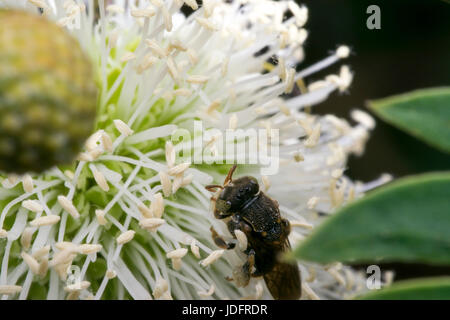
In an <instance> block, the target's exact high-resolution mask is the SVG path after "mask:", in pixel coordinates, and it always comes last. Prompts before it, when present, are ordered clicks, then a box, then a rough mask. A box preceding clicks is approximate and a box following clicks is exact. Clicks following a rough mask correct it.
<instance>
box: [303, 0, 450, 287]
mask: <svg viewBox="0 0 450 320" xmlns="http://www.w3.org/2000/svg"><path fill="white" fill-rule="evenodd" d="M298 2H299V3H300V4H305V5H306V6H307V7H308V8H309V14H310V18H309V21H308V23H307V25H306V28H307V29H308V31H309V38H308V40H307V42H306V45H305V54H306V60H305V61H304V64H303V66H307V65H310V64H311V63H314V62H315V61H317V60H320V59H321V58H323V57H324V56H325V55H326V54H327V53H328V52H329V51H330V50H332V49H334V48H335V47H336V45H339V44H347V45H349V46H350V47H351V48H352V51H353V55H352V56H350V57H349V58H348V59H347V60H346V61H345V63H347V64H348V65H350V66H351V68H352V70H353V71H354V73H355V77H354V82H353V84H352V86H351V87H350V90H349V92H348V93H347V94H338V93H334V94H333V95H332V96H331V97H330V98H329V99H327V100H326V101H325V102H323V103H321V104H320V105H317V106H315V107H314V112H316V113H322V114H325V113H333V114H336V115H338V116H341V117H345V118H347V119H349V113H350V110H352V109H354V108H361V109H363V110H365V111H368V110H367V109H366V107H365V102H366V101H367V100H370V99H377V98H383V97H386V96H389V95H393V94H398V93H403V92H406V91H410V90H414V89H418V88H427V87H433V86H448V85H450V3H448V2H445V1H440V0H384V1H367V0H339V1H338V0H303V1H298ZM372 4H375V5H378V6H379V7H380V9H381V29H380V30H369V29H367V27H366V20H367V18H368V17H369V14H367V13H366V10H367V7H368V6H369V5H372ZM338 70H339V66H335V67H334V68H332V69H331V70H325V72H323V73H321V74H316V75H314V76H313V77H311V78H309V79H308V80H309V81H315V80H319V79H320V78H322V77H323V76H324V75H326V74H329V73H330V71H331V72H333V73H336V72H338ZM449 169H450V156H449V155H447V154H444V153H441V152H439V151H437V150H435V149H433V148H431V147H429V146H427V145H426V144H424V143H422V142H420V141H418V140H416V139H414V138H413V137H411V136H409V135H407V134H405V133H403V132H401V131H400V130H397V129H395V128H394V127H392V126H390V125H388V124H385V123H383V122H382V121H380V120H378V119H377V127H376V129H375V131H374V132H373V133H372V135H371V137H370V139H369V142H368V144H367V146H366V151H365V153H364V155H363V156H361V157H352V158H351V159H350V162H349V164H348V170H347V171H346V172H347V174H348V175H349V176H351V177H352V178H354V179H358V180H363V181H368V180H370V179H374V178H377V177H378V176H379V175H380V174H381V173H383V172H388V173H391V174H393V176H394V177H395V178H398V177H401V176H405V175H410V174H417V173H422V172H429V171H437V170H449ZM449 210H450V208H449ZM449 213H450V212H449ZM359 267H361V268H362V269H364V270H365V268H366V265H360V266H359ZM380 267H381V268H382V270H389V269H393V270H394V271H395V273H396V280H399V279H405V278H412V277H419V276H420V277H423V276H433V275H449V274H450V270H449V268H448V267H435V266H427V265H422V264H398V263H391V264H383V265H380Z"/></svg>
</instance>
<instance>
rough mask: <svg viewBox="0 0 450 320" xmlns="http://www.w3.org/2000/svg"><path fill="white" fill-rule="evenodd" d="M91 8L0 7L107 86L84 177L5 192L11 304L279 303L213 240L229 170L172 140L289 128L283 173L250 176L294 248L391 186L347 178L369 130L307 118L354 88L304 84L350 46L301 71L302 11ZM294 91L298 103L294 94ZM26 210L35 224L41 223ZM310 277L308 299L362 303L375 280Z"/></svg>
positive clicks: (120, 0) (241, 4)
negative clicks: (90, 66)
mask: <svg viewBox="0 0 450 320" xmlns="http://www.w3.org/2000/svg"><path fill="white" fill-rule="evenodd" d="M94 2H96V1H86V3H85V2H83V1H74V0H68V1H56V0H47V1H46V0H40V1H37V0H33V1H31V0H30V1H24V0H18V1H17V0H14V1H0V6H6V7H20V8H25V9H27V10H30V11H32V12H35V13H40V12H43V14H44V15H45V16H46V17H47V18H48V19H51V20H54V21H55V22H57V23H59V24H60V25H62V26H65V27H67V28H68V30H69V31H70V32H71V33H72V34H73V36H74V37H76V38H77V39H78V41H79V42H80V44H81V45H82V47H83V48H84V50H85V51H86V52H87V53H88V55H89V56H90V57H91V59H92V60H93V61H94V63H95V64H96V67H97V72H98V78H99V81H100V85H99V88H100V97H99V105H98V110H99V117H98V123H97V128H98V130H99V131H97V132H96V133H94V134H93V136H92V137H91V138H90V139H89V140H88V141H87V143H86V150H85V151H84V152H83V153H82V154H81V155H80V157H79V158H80V160H79V161H77V162H76V163H75V164H74V165H73V168H71V169H67V168H64V169H63V168H54V169H53V170H51V171H49V172H48V173H46V174H45V175H41V176H33V177H32V180H30V179H31V178H30V177H29V176H27V177H24V179H23V187H24V188H25V190H26V191H25V190H23V189H22V184H21V179H18V178H14V177H9V178H5V180H4V181H3V188H1V189H0V200H1V201H0V209H1V210H0V230H1V232H0V236H1V237H4V238H5V240H0V241H3V242H0V244H1V246H0V254H1V271H0V294H9V295H10V297H15V296H14V294H16V292H18V291H20V292H19V293H18V295H19V296H18V297H19V298H21V299H25V298H31V297H36V296H38V297H43V298H48V299H62V298H78V297H81V298H92V297H94V298H95V299H100V298H119V299H122V298H134V299H152V298H156V299H170V298H176V299H189V298H193V299H197V298H214V299H225V298H239V297H263V298H269V297H270V295H269V293H268V291H267V289H264V290H262V289H261V288H262V287H261V281H262V280H260V279H254V280H252V282H251V283H250V285H249V286H247V287H246V288H236V286H235V284H234V283H233V282H228V281H226V280H225V277H226V276H229V275H231V273H232V269H233V267H234V266H236V265H239V264H242V263H243V254H242V252H240V249H239V248H237V249H235V250H231V251H226V252H223V251H222V250H218V248H217V247H216V246H215V245H214V243H213V241H212V239H211V236H210V231H209V228H210V226H211V225H213V226H214V227H215V228H216V230H218V231H219V232H221V233H222V234H224V235H229V234H228V233H227V230H226V227H225V224H224V223H223V222H221V221H219V220H216V219H215V218H214V216H213V214H212V212H211V210H210V197H211V195H210V193H209V192H208V191H206V190H205V188H204V186H205V185H206V184H208V183H211V182H212V181H215V182H216V183H221V182H222V181H223V178H224V175H225V174H226V172H227V170H228V168H229V166H225V165H208V166H206V165H191V166H189V164H180V163H179V162H176V161H177V159H176V157H175V153H176V152H177V151H178V150H179V146H177V145H172V144H171V143H167V144H166V141H168V140H169V136H170V134H171V133H172V132H173V131H174V129H176V128H186V129H188V130H192V123H193V121H194V120H203V124H204V126H205V128H206V129H212V128H217V129H221V130H225V129H227V128H228V127H230V128H231V129H236V128H257V127H260V126H264V127H266V128H274V129H279V130H280V142H279V147H280V154H279V159H278V160H279V163H280V168H279V173H278V174H277V175H274V176H270V177H264V178H262V177H261V176H260V175H259V173H258V171H257V170H256V169H257V166H256V167H255V166H242V167H240V168H239V169H240V172H239V174H242V175H243V174H246V173H248V174H251V175H254V176H256V177H258V178H260V179H259V180H260V181H261V185H264V186H265V187H266V188H268V190H267V193H268V194H269V195H270V196H272V197H273V198H274V199H277V200H278V201H279V203H280V209H281V213H282V215H283V216H284V217H286V218H288V219H289V220H291V221H292V225H293V231H292V233H291V236H290V239H291V243H292V245H293V246H294V245H295V244H296V243H297V242H298V241H299V240H301V239H302V238H304V237H305V236H307V234H308V233H309V232H310V230H311V228H314V227H315V226H316V225H317V224H318V223H319V222H320V220H321V219H320V217H319V216H318V214H317V212H321V213H331V212H332V211H333V210H335V209H336V208H337V207H339V206H341V205H342V204H344V203H346V202H348V201H351V200H352V199H353V198H355V197H358V196H360V195H361V193H362V192H364V191H365V190H366V189H367V188H371V187H373V186H375V185H376V184H378V183H381V182H382V181H376V182H374V183H373V184H368V185H362V184H354V183H353V182H352V181H350V180H349V179H348V178H347V177H345V175H343V171H344V170H345V166H346V160H347V157H348V155H349V154H350V153H361V152H362V151H363V148H364V143H365V141H366V139H367V138H368V131H369V130H370V129H371V128H372V127H373V125H371V122H370V121H369V120H368V119H370V118H367V116H362V115H361V113H358V114H357V116H356V118H357V119H356V120H360V122H359V124H357V125H356V126H354V127H352V126H350V125H349V124H348V123H347V122H346V121H345V120H342V119H338V118H336V117H334V116H331V115H328V116H316V115H312V114H309V113H307V112H303V110H304V109H305V108H306V107H309V106H313V105H315V104H317V103H320V102H322V101H323V100H325V99H326V98H327V97H328V95H329V94H330V93H332V92H333V91H336V90H339V91H345V90H346V89H347V88H348V87H349V85H350V83H351V80H352V74H351V72H350V71H349V68H348V67H346V66H342V68H341V71H340V73H339V74H337V75H330V76H327V77H326V78H325V79H324V80H321V81H318V82H315V83H313V84H311V85H310V86H309V88H308V90H306V89H305V88H304V85H303V79H305V78H307V77H308V76H310V75H311V74H314V73H315V72H317V71H319V70H322V69H324V68H326V67H327V66H329V65H331V64H334V63H336V62H339V61H340V60H341V59H343V58H346V57H347V56H348V55H349V49H348V47H345V46H342V47H339V48H337V50H336V51H335V53H333V54H332V55H330V56H329V57H327V58H325V59H324V60H322V61H320V62H318V63H316V64H314V65H312V66H309V67H307V68H304V69H302V70H301V71H296V69H295V68H296V67H297V66H298V65H299V63H300V62H301V60H302V59H303V47H302V45H303V42H304V41H305V40H306V38H307V34H308V33H307V32H306V30H305V29H303V26H304V24H305V23H306V20H307V16H308V11H307V9H306V8H305V7H299V6H298V5H297V4H295V2H293V1H280V2H274V1H268V0H235V1H232V2H231V3H228V2H225V1H219V0H204V1H203V6H202V7H200V8H198V9H197V6H198V5H197V4H196V3H195V1H194V0H189V1H187V0H186V1H184V4H186V5H188V6H190V7H192V8H193V9H197V10H195V11H194V13H192V14H191V15H189V16H188V17H185V16H184V15H183V14H182V13H181V11H180V8H181V6H182V5H183V1H180V0H174V1H172V0H166V1H163V0H152V1H125V0H116V1H107V5H105V6H103V4H104V2H105V1H101V0H100V1H98V3H99V4H100V10H99V18H95V17H94V13H95V10H94ZM38 8H41V9H38ZM288 11H289V12H291V13H292V15H291V17H290V18H287V19H285V17H286V16H285V13H286V12H288ZM49 36H51V35H49ZM298 88H299V89H300V90H301V91H302V94H299V95H296V96H293V97H291V96H288V95H283V94H285V93H290V92H292V91H293V90H294V89H295V90H297V89H298ZM214 143H215V142H214V141H209V145H208V147H212V146H213V145H214ZM205 144H206V143H205ZM222 156H223V157H224V158H226V156H227V155H226V154H223V155H222ZM30 181H31V182H30ZM30 183H31V184H30ZM269 186H270V188H269ZM30 200H32V201H33V202H30ZM30 208H31V209H33V211H37V212H36V213H35V214H33V216H34V217H35V219H34V220H33V221H34V222H33V221H31V219H28V217H29V216H30V215H31V214H30V212H29V211H28V209H30ZM41 208H42V210H38V209H41ZM183 249H188V250H187V251H186V250H183ZM21 252H23V253H24V254H22V255H20V253H21ZM24 257H26V259H25V258H24ZM205 261H207V263H205ZM300 269H301V273H302V282H303V283H302V285H303V298H307V299H308V298H311V299H316V298H345V297H349V296H351V295H352V294H354V293H355V292H359V291H361V290H364V285H365V282H364V276H362V275H359V274H357V273H355V272H354V271H353V270H352V269H351V268H349V267H346V266H342V265H341V264H334V265H332V266H327V267H325V268H324V267H321V266H318V265H315V264H310V263H301V264H300ZM36 273H38V274H40V277H41V278H37V277H33V275H34V274H36ZM33 281H39V283H41V284H42V285H44V284H45V285H44V289H45V290H43V291H42V290H41V291H39V292H40V293H39V294H41V295H42V294H43V295H44V296H40V295H39V294H38V293H36V292H38V291H36V290H34V291H33V287H32V285H33ZM69 282H70V283H69ZM264 288H265V287H264Z"/></svg>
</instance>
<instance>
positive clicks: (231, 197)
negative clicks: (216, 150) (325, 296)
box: [206, 165, 301, 300]
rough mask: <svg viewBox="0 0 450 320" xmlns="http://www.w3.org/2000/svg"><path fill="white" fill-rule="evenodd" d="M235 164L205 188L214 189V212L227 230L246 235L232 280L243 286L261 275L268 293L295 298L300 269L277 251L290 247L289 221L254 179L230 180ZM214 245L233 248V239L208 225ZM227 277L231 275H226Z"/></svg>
mask: <svg viewBox="0 0 450 320" xmlns="http://www.w3.org/2000/svg"><path fill="white" fill-rule="evenodd" d="M235 170H236V165H234V166H233V167H232V168H231V169H230V171H229V172H228V175H227V177H226V178H225V181H224V183H223V186H220V185H209V186H206V189H207V190H208V191H211V192H216V191H217V190H218V189H220V190H221V191H220V193H219V195H218V197H215V196H213V197H212V198H211V200H212V201H213V202H215V203H214V216H215V217H216V218H217V219H227V221H226V223H227V226H228V230H229V231H230V233H231V234H232V235H233V237H234V238H236V236H235V230H241V231H242V232H243V233H244V234H245V235H246V236H247V242H248V245H247V249H246V250H245V251H244V252H245V254H246V255H247V261H246V262H245V264H244V265H243V266H241V267H238V268H237V269H236V270H235V271H234V272H233V280H234V281H236V283H237V285H238V286H241V287H245V286H246V285H247V284H248V283H249V281H250V277H261V276H262V277H264V280H265V282H266V285H267V287H268V288H269V291H270V293H271V294H272V296H273V297H274V299H277V300H288V299H299V298H300V295H301V280H300V270H299V268H298V265H297V264H296V263H290V262H287V261H282V260H281V259H280V258H281V255H282V253H285V252H287V251H289V250H290V247H291V246H290V243H289V239H288V235H289V233H290V231H291V227H290V224H289V221H288V220H286V219H283V218H281V215H280V210H279V206H278V202H277V201H276V200H273V199H271V198H270V197H268V196H267V195H266V194H264V193H263V192H262V191H260V190H259V184H258V181H257V180H256V179H255V178H254V177H250V176H246V177H241V178H239V179H236V180H232V176H233V173H234V171H235ZM211 232H212V236H213V239H214V242H215V243H216V245H218V246H219V247H221V248H223V249H233V248H234V247H235V243H233V242H226V241H225V240H224V239H223V238H222V237H221V236H219V234H218V233H217V232H216V231H215V230H214V228H213V227H211ZM229 279H230V280H231V278H229Z"/></svg>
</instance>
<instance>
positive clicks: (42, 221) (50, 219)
mask: <svg viewBox="0 0 450 320" xmlns="http://www.w3.org/2000/svg"><path fill="white" fill-rule="evenodd" d="M59 220H61V217H60V216H57V215H49V216H43V217H39V218H36V219H34V220H33V221H31V222H30V225H31V226H32V227H43V226H51V225H54V224H56V223H58V222H59Z"/></svg>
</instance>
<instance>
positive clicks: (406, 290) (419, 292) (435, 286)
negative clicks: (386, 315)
mask: <svg viewBox="0 0 450 320" xmlns="http://www.w3.org/2000/svg"><path fill="white" fill-rule="evenodd" d="M357 299H358V300H450V277H439V278H424V279H415V280H407V281H400V282H396V283H394V284H393V285H392V286H390V287H387V288H384V289H381V290H374V291H372V292H370V293H368V294H366V295H365V296H362V297H358V298H357Z"/></svg>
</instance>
